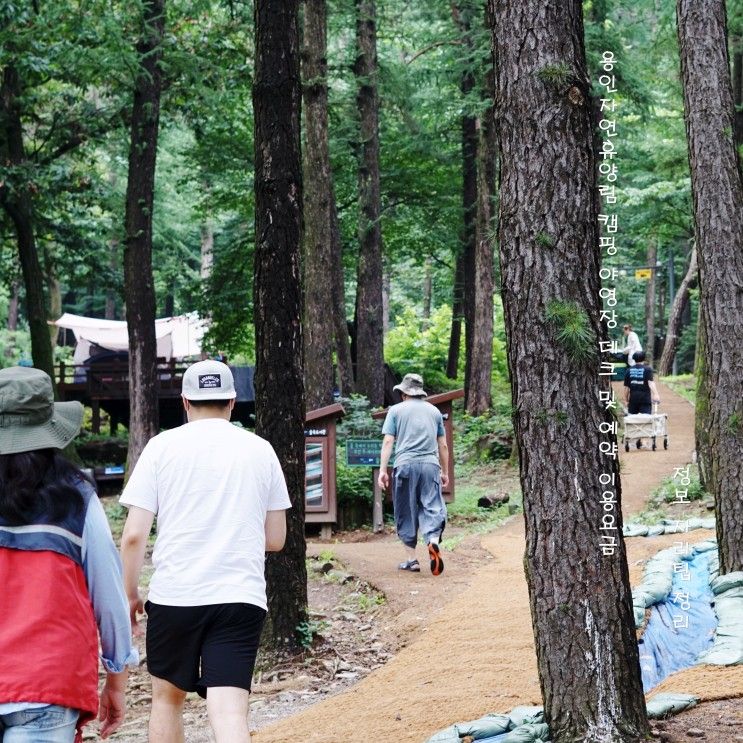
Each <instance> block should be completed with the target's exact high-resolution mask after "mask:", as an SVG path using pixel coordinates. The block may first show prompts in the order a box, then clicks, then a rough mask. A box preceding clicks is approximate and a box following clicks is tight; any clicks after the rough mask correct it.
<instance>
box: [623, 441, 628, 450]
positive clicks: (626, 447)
mask: <svg viewBox="0 0 743 743" xmlns="http://www.w3.org/2000/svg"><path fill="white" fill-rule="evenodd" d="M624 450H625V451H629V441H627V440H626V439H625V441H624Z"/></svg>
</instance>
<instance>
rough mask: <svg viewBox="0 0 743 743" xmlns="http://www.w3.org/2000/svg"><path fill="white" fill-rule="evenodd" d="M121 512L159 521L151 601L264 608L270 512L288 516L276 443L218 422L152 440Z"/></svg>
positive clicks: (199, 423)
mask: <svg viewBox="0 0 743 743" xmlns="http://www.w3.org/2000/svg"><path fill="white" fill-rule="evenodd" d="M121 503H122V504H123V505H125V506H138V507H139V508H144V509H146V510H147V511H152V513H154V514H157V539H156V541H155V549H154V552H153V554H152V563H153V565H154V567H155V573H154V575H153V577H152V580H151V582H150V593H149V598H150V600H151V601H153V602H154V603H156V604H164V605H166V606H203V605H206V604H221V603H248V604H253V605H255V606H260V607H261V608H263V609H265V608H266V579H265V575H264V569H265V547H266V536H265V521H266V512H267V511H280V510H284V509H287V508H290V507H291V502H290V500H289V494H288V492H287V489H286V482H285V480H284V475H283V472H282V471H281V466H280V464H279V460H278V457H277V456H276V453H275V452H274V450H273V447H272V446H271V444H269V443H268V441H266V440H265V439H262V438H260V437H259V436H256V435H255V434H252V433H249V432H248V431H245V430H243V429H240V428H238V427H237V426H233V425H232V424H231V423H230V422H229V421H226V420H224V419H221V418H207V419H204V420H198V421H193V422H192V423H186V424H184V425H182V426H180V427H179V428H174V429H172V430H170V431H165V432H163V433H161V434H159V435H158V436H155V437H154V438H153V439H151V440H150V441H149V443H148V444H147V446H146V447H145V448H144V451H143V452H142V455H141V456H140V458H139V460H138V462H137V465H136V467H135V468H134V471H133V472H132V474H131V477H130V478H129V482H128V483H127V485H126V487H125V488H124V492H123V494H122V496H121Z"/></svg>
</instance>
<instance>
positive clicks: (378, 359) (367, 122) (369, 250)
mask: <svg viewBox="0 0 743 743" xmlns="http://www.w3.org/2000/svg"><path fill="white" fill-rule="evenodd" d="M355 2H356V47H357V48H356V60H355V62H354V74H355V75H356V83H357V86H358V87H357V94H356V104H357V107H358V112H359V148H358V149H359V259H358V272H357V282H356V283H357V288H356V391H357V392H359V393H361V394H363V395H366V396H367V397H368V398H369V400H370V401H371V403H372V405H382V403H383V402H384V339H383V333H384V323H383V312H382V227H381V221H380V219H381V209H382V205H381V195H380V180H379V89H378V84H379V83H378V76H379V67H378V61H377V11H376V2H375V0H355Z"/></svg>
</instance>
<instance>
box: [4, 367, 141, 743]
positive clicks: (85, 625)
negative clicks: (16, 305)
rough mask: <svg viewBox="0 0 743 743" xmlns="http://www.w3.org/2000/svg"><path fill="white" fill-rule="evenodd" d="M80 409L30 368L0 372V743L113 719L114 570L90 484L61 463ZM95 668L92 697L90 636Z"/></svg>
mask: <svg viewBox="0 0 743 743" xmlns="http://www.w3.org/2000/svg"><path fill="white" fill-rule="evenodd" d="M82 416H83V408H82V405H81V404H80V403H78V402H67V403H55V402H54V394H53V391H52V383H51V379H50V378H49V376H48V375H47V374H45V373H44V372H42V371H40V370H39V369H32V368H22V367H13V368H11V369H2V370H0V586H2V591H1V592H0V741H3V742H4V743H72V741H73V740H75V741H82V727H83V725H85V724H86V723H87V722H89V721H90V720H92V719H94V718H95V717H96V715H98V718H99V720H100V721H101V723H102V725H101V737H103V738H106V737H108V736H109V735H110V734H111V733H113V732H114V731H115V730H116V729H117V728H118V727H119V725H120V724H121V721H122V720H123V719H124V709H125V703H124V689H125V686H126V678H127V670H126V666H127V665H130V664H133V663H136V662H137V653H136V651H135V650H133V649H132V645H131V625H130V622H129V611H128V602H127V600H126V596H125V594H124V587H123V582H122V578H121V563H120V561H119V559H118V555H117V552H116V546H115V545H114V542H113V539H112V537H111V531H110V529H109V527H108V521H107V520H106V515H105V513H104V512H103V508H102V506H101V504H100V502H99V501H98V497H97V496H96V493H95V490H94V488H93V485H92V483H91V482H90V481H89V480H88V479H87V478H86V477H85V475H84V474H83V473H82V472H81V471H80V470H79V469H78V468H77V467H75V466H74V465H72V464H71V463H70V462H69V461H67V460H66V459H65V458H64V457H63V456H62V454H61V452H60V449H63V448H64V447H65V446H67V444H69V443H70V442H71V441H72V439H73V438H74V437H75V436H76V435H77V433H78V431H79V430H80V425H81V423H82ZM99 633H100V640H101V649H102V655H101V660H102V662H103V665H104V667H105V669H106V671H107V675H106V682H105V684H104V686H103V690H102V691H101V694H100V700H99V695H98V637H99Z"/></svg>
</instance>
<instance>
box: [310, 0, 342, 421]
mask: <svg viewBox="0 0 743 743" xmlns="http://www.w3.org/2000/svg"><path fill="white" fill-rule="evenodd" d="M327 46H328V44H327V3H326V0H304V29H303V40H302V81H303V84H302V97H303V102H304V112H303V113H304V152H303V155H304V183H305V190H304V261H303V264H304V296H305V305H304V382H305V395H306V399H307V408H308V410H314V409H316V408H321V407H323V406H324V405H329V404H330V403H331V402H332V401H333V376H334V375H333V346H334V344H333V329H334V324H333V313H332V310H331V308H332V306H333V275H332V272H331V271H330V270H329V267H330V266H331V265H332V250H333V247H332V239H333V238H332V215H331V208H332V198H333V188H332V174H331V171H330V149H329V146H328V81H327V75H328V63H327Z"/></svg>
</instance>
